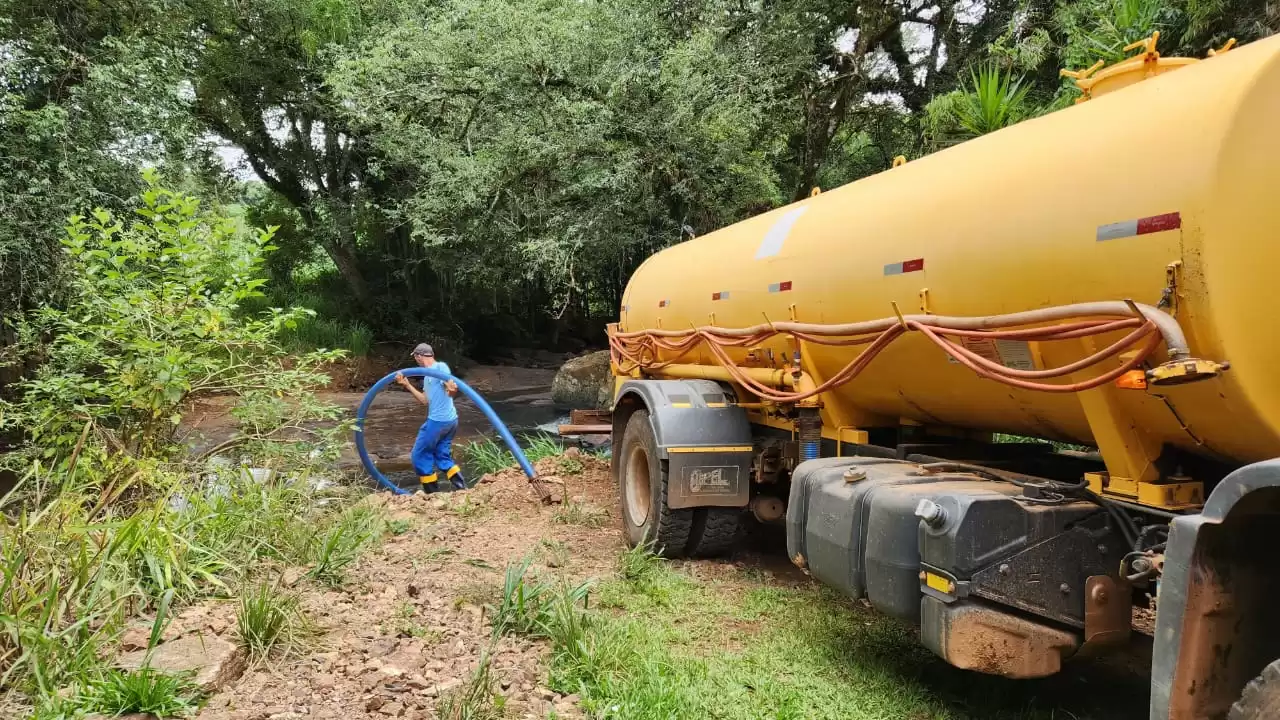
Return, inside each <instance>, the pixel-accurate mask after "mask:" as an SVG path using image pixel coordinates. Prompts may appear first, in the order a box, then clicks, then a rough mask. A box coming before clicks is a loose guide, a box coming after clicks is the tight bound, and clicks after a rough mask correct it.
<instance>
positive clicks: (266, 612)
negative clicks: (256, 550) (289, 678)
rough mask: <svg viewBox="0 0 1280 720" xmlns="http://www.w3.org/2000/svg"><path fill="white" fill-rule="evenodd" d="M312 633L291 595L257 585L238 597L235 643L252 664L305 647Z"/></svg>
mask: <svg viewBox="0 0 1280 720" xmlns="http://www.w3.org/2000/svg"><path fill="white" fill-rule="evenodd" d="M314 635H315V629H314V627H313V626H312V624H311V622H310V620H309V619H308V618H307V616H306V614H305V613H303V611H302V605H301V601H300V599H299V597H298V595H296V594H295V593H291V592H288V591H286V590H283V589H281V588H278V587H275V586H273V585H269V584H267V583H261V584H259V585H256V586H254V587H252V588H250V589H248V590H246V591H245V592H244V594H242V595H241V596H240V605H239V607H238V608H237V609H236V639H237V640H238V641H239V643H240V645H241V646H242V647H243V648H244V649H245V651H246V652H247V653H248V654H249V657H250V658H252V659H253V660H254V661H261V660H265V659H267V658H268V657H269V656H272V655H276V656H283V655H289V654H290V653H292V652H294V651H296V650H298V649H301V648H303V647H306V645H307V643H308V641H310V640H311V639H312V637H314Z"/></svg>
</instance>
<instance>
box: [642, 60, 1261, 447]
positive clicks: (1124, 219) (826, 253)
mask: <svg viewBox="0 0 1280 720" xmlns="http://www.w3.org/2000/svg"><path fill="white" fill-rule="evenodd" d="M1276 188H1280V37H1274V38H1270V39H1267V40H1262V41H1258V42H1255V43H1252V44H1250V45H1248V46H1244V47H1241V48H1238V49H1234V50H1231V51H1230V52H1226V53H1222V54H1219V55H1218V56H1216V57H1211V58H1208V59H1206V60H1204V61H1201V62H1195V63H1190V64H1187V65H1185V66H1180V67H1177V69H1176V71H1174V72H1165V73H1164V74H1160V75H1159V76H1158V77H1152V78H1150V79H1147V80H1143V81H1141V82H1136V83H1134V84H1132V85H1129V86H1127V87H1123V88H1122V89H1118V90H1114V91H1112V92H1107V93H1105V94H1101V95H1099V96H1095V97H1093V98H1092V99H1090V100H1089V101H1088V102H1084V103H1081V104H1078V105H1075V106H1073V107H1071V108H1068V109H1065V110H1061V111H1058V112H1054V113H1052V114H1049V115H1046V116H1043V117H1039V118H1036V119H1033V120H1028V121H1026V122H1022V123H1020V124H1018V125H1015V126H1013V127H1010V128H1007V129H1004V130H1001V131H998V132H995V133H992V134H989V135H986V136H983V137H980V138H977V139H975V140H971V141H969V142H965V143H963V144H960V145H958V146H955V147H952V148H949V149H946V150H943V151H941V152H937V153H935V154H932V155H929V156H926V157H923V158H920V159H916V160H911V161H909V162H907V163H906V164H904V165H901V166H899V167H895V168H893V169H891V170H887V171H885V172H882V173H880V174H878V175H875V176H872V177H868V178H865V179H863V180H859V181H857V182H854V183H851V184H849V185H846V186H843V187H840V188H836V189H834V190H830V191H827V192H821V193H818V194H815V195H814V196H812V197H810V198H808V199H806V200H803V201H801V202H797V203H794V204H792V205H788V206H785V207H782V208H779V209H777V210H774V211H771V212H768V213H765V214H762V215H760V216H757V217H754V218H751V219H749V220H745V221H743V222H740V223H737V224H735V225H732V226H730V227H727V228H724V229H722V230H719V231H716V232H713V233H710V234H708V235H705V236H702V237H698V238H696V239H693V240H690V241H688V242H685V243H682V244H680V245H676V246H674V247H671V248H669V249H667V250H664V251H662V252H660V253H658V254H656V255H654V256H653V257H651V258H650V259H649V260H647V261H646V262H645V263H644V264H643V265H642V266H641V267H640V268H639V269H638V270H637V271H636V273H635V274H634V276H633V277H632V279H631V282H630V284H629V285H628V287H627V290H626V293H625V295H624V299H623V304H622V308H621V314H620V318H619V320H620V322H619V327H620V329H621V330H623V331H637V330H644V329H654V328H664V329H688V328H691V327H695V326H702V325H716V326H720V327H746V326H752V325H757V324H760V323H762V322H770V321H783V320H797V321H799V322H804V323H850V322H858V321H864V320H871V319H876V318H884V317H891V316H893V314H894V312H895V307H894V305H895V304H896V306H897V309H898V310H899V311H900V312H903V313H916V312H931V313H936V314H939V315H959V316H984V315H993V314H1001V313H1011V312H1017V311H1023V310H1031V309H1036V308H1044V307H1050V306H1059V305H1068V304H1072V303H1081V302H1091V301H1101V300H1124V299H1130V300H1133V301H1136V302H1140V303H1145V304H1149V305H1156V304H1157V303H1160V301H1161V299H1162V298H1164V299H1165V300H1166V301H1167V302H1166V303H1163V304H1161V306H1162V307H1165V308H1166V309H1167V311H1168V312H1170V313H1171V314H1173V315H1174V317H1175V318H1176V319H1177V320H1178V322H1179V324H1180V325H1181V326H1182V328H1183V330H1184V331H1185V332H1186V334H1187V336H1188V340H1189V342H1190V346H1191V351H1192V353H1193V354H1194V355H1196V356H1197V357H1203V358H1208V359H1212V360H1217V361H1227V362H1229V363H1230V365H1231V369H1230V371H1229V372H1226V373H1224V374H1222V375H1221V376H1219V377H1217V378H1215V379H1212V380H1205V381H1203V382H1197V383H1190V384H1186V385H1181V386H1174V387H1160V388H1151V389H1149V390H1146V391H1144V390H1116V389H1115V388H1112V387H1107V388H1104V389H1103V390H1093V391H1089V392H1094V393H1099V392H1106V393H1109V395H1108V398H1109V399H1108V407H1109V408H1111V412H1113V413H1114V414H1115V415H1116V416H1118V417H1119V418H1120V419H1121V421H1122V422H1124V423H1126V424H1131V425H1132V426H1133V427H1137V428H1141V430H1142V432H1143V433H1145V434H1146V435H1147V436H1148V437H1149V438H1150V439H1152V440H1154V441H1156V442H1159V443H1161V444H1167V445H1173V446H1177V447H1181V448H1183V449H1186V450H1189V451H1191V452H1195V453H1199V454H1201V455H1204V456H1207V457H1215V458H1218V459H1227V460H1230V461H1233V462H1236V463H1244V462H1251V461H1256V460H1262V459H1265V458H1271V457H1275V456H1277V455H1280V373H1278V372H1276V370H1275V365H1276V362H1277V359H1280V323H1277V321H1276V317H1275V314H1274V313H1273V312H1272V306H1271V305H1272V300H1273V299H1274V298H1273V297H1272V296H1271V291H1272V290H1273V289H1275V288H1276V287H1278V286H1280V277H1277V268H1280V197H1278V196H1277V194H1276V193H1277V190H1276ZM1115 337H1119V335H1118V334H1117V335H1116V336H1115ZM1111 340H1112V338H1111V337H1110V336H1108V337H1107V338H1104V339H1103V340H1101V341H1098V342H1099V345H1105V344H1109V343H1110V342H1111ZM859 349H860V348H857V347H852V348H849V347H829V346H817V345H810V344H806V346H805V347H804V348H803V352H804V359H803V362H804V366H805V369H806V370H807V371H808V372H809V373H810V374H811V375H813V376H814V380H815V381H816V382H819V383H820V382H822V381H823V379H824V378H827V377H830V376H831V375H832V374H834V373H835V372H837V371H838V370H839V369H840V368H841V367H843V366H844V365H845V364H847V363H848V362H849V361H850V359H851V358H852V357H853V355H854V353H856V352H858V351H859ZM973 349H974V350H975V352H979V354H985V355H988V356H989V357H992V358H994V359H996V360H997V361H998V362H1001V363H1003V364H1005V365H1008V366H1010V367H1019V368H1023V369H1035V368H1040V367H1045V366H1046V365H1048V366H1055V365H1061V364H1064V363H1066V362H1069V361H1071V360H1073V359H1075V358H1078V357H1081V356H1082V355H1085V354H1088V353H1087V352H1086V350H1088V349H1087V348H1086V347H1084V344H1083V342H1082V341H1078V340H1075V341H1058V342H1053V343H1021V342H1012V341H1000V342H998V343H990V347H977V348H973ZM762 350H767V351H771V352H772V357H773V358H775V361H774V362H777V361H776V358H779V357H790V356H791V353H792V352H793V350H794V347H793V345H792V344H791V341H790V340H789V339H786V338H783V337H781V336H779V337H777V338H776V339H774V340H772V341H770V344H769V345H768V346H766V347H765V348H763V349H762ZM733 354H734V357H735V360H738V361H739V362H741V363H743V364H752V363H760V362H766V360H764V359H762V358H767V357H768V356H769V354H768V353H759V354H757V355H756V356H754V357H753V358H748V357H747V355H746V350H744V349H739V350H734V351H733ZM681 362H685V363H688V362H696V363H700V364H706V365H715V364H716V361H715V359H714V358H713V357H712V356H711V354H710V353H709V352H707V351H706V350H702V351H701V352H700V353H694V354H690V355H687V356H685V358H684V359H682V360H681ZM1110 362H1111V364H1109V365H1107V366H1106V367H1107V368H1111V367H1115V366H1116V365H1115V363H1116V362H1117V361H1110ZM1096 372H1097V370H1095V373H1096ZM822 416H823V421H824V425H825V426H826V429H825V434H826V435H827V436H828V437H831V436H833V433H834V432H835V431H836V430H837V429H838V428H842V427H855V426H856V427H875V426H897V425H899V424H901V423H902V422H904V421H906V422H910V423H919V424H925V425H940V426H948V427H956V428H967V429H973V430H979V431H996V432H1008V433H1015V434H1022V435H1034V436H1040V437H1049V438H1057V439H1061V440H1069V441H1075V442H1079V443H1085V444H1093V443H1094V432H1093V431H1092V430H1091V428H1090V424H1089V422H1088V421H1087V419H1086V416H1085V413H1084V410H1083V407H1082V404H1081V398H1080V397H1079V396H1078V395H1072V394H1056V393H1054V394H1050V393H1040V392H1035V391H1028V390H1021V389H1016V388H1012V387H1008V386H1005V385H1002V384H998V383H997V382H994V381H991V380H985V379H982V378H979V377H978V376H977V375H975V374H974V373H972V372H971V371H970V370H968V369H967V368H965V367H964V366H962V365H960V364H957V363H955V362H954V361H952V360H950V359H949V358H948V357H947V356H946V355H945V354H944V353H943V352H941V351H940V350H938V349H937V348H936V347H934V346H933V345H932V344H930V343H929V342H928V340H927V339H925V338H923V337H919V336H918V335H917V334H915V333H908V334H906V335H904V336H903V337H902V338H900V339H899V340H898V341H896V342H895V343H894V344H893V345H891V346H890V347H889V348H888V349H887V350H886V351H885V352H884V353H883V354H881V355H880V356H879V357H878V358H877V359H876V360H875V361H874V362H873V363H871V365H870V366H869V368H868V369H867V370H866V371H865V372H864V373H862V374H861V375H860V376H858V377H857V378H856V379H854V380H853V381H852V382H850V383H848V384H846V385H843V386H841V387H839V388H837V389H835V390H833V391H831V392H829V393H826V394H825V395H824V396H823V409H822Z"/></svg>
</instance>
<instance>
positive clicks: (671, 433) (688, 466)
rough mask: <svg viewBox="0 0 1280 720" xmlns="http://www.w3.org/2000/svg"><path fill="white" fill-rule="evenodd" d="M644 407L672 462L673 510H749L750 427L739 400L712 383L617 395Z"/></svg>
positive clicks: (629, 387) (660, 385) (627, 388)
mask: <svg viewBox="0 0 1280 720" xmlns="http://www.w3.org/2000/svg"><path fill="white" fill-rule="evenodd" d="M627 398H633V399H635V400H639V401H640V403H643V405H644V407H646V408H648V410H649V422H650V423H652V425H653V434H654V437H656V438H657V441H658V454H659V457H661V459H663V460H665V461H666V462H667V471H668V477H669V481H668V482H669V486H668V493H669V494H668V497H667V504H668V506H669V507H671V509H673V510H680V509H684V508H696V507H743V508H744V507H746V506H747V503H748V501H749V500H750V491H751V458H752V455H753V453H754V449H753V446H752V441H751V424H750V423H749V422H748V421H747V414H746V412H745V411H744V410H743V409H742V408H739V407H737V406H736V405H735V404H733V403H734V398H733V397H732V396H731V395H728V394H726V393H725V391H724V389H723V388H722V387H721V386H720V385H719V384H718V383H715V382H712V381H710V380H628V381H626V382H625V383H623V385H622V387H621V388H619V390H618V405H619V406H623V405H625V404H626V400H627Z"/></svg>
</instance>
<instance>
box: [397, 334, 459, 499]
mask: <svg viewBox="0 0 1280 720" xmlns="http://www.w3.org/2000/svg"><path fill="white" fill-rule="evenodd" d="M413 359H414V361H415V362H417V363H418V365H419V366H420V367H424V368H434V369H436V370H439V371H440V372H443V373H446V374H451V373H450V372H449V366H448V365H446V364H445V363H442V362H436V353H435V351H434V350H432V349H431V346H430V345H428V344H426V343H421V344H419V345H418V346H417V347H415V348H414V349H413ZM396 382H398V383H400V384H401V385H402V386H404V388H405V389H406V390H408V391H409V392H410V393H412V394H413V396H414V397H415V398H417V399H418V402H420V403H422V404H423V405H426V406H427V421H426V422H425V423H423V425H422V429H420V430H418V439H417V440H416V441H415V442H414V443H413V453H412V454H411V456H410V457H411V458H412V460H413V469H414V470H415V471H416V472H417V473H418V479H419V480H421V481H422V491H423V492H429V493H431V492H444V491H447V490H449V489H450V488H449V485H445V484H444V483H442V482H440V480H441V478H440V477H439V475H437V473H443V474H444V478H443V479H444V480H446V481H448V483H449V484H450V485H452V486H453V487H452V489H454V490H466V489H467V484H466V482H464V481H463V479H462V472H461V471H460V470H459V469H458V466H457V465H456V464H455V463H454V462H453V456H452V454H451V450H452V445H453V436H454V435H455V434H456V433H457V432H458V410H457V409H456V408H455V407H454V406H453V396H454V395H457V394H458V386H457V384H456V383H454V382H453V381H452V380H449V381H445V380H437V379H436V378H433V377H424V378H422V388H423V390H425V391H426V393H425V394H424V393H423V391H422V390H418V388H416V387H414V386H413V384H412V383H410V382H409V379H408V378H406V377H405V376H404V374H403V373H396Z"/></svg>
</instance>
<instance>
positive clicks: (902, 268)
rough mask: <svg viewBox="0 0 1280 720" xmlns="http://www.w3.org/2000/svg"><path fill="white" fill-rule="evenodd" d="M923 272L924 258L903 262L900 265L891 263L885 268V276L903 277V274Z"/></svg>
mask: <svg viewBox="0 0 1280 720" xmlns="http://www.w3.org/2000/svg"><path fill="white" fill-rule="evenodd" d="M921 270H924V258H916V259H915V260H903V261H902V262H900V263H889V264H888V265H885V266H884V274H885V275H902V274H903V273H909V272H919V271H921Z"/></svg>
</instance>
